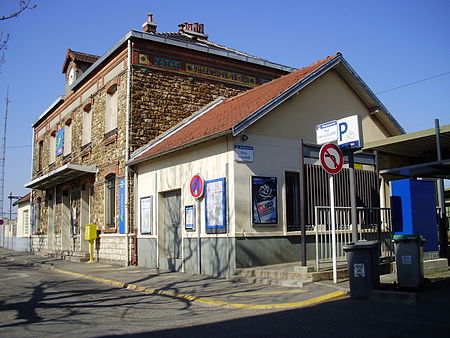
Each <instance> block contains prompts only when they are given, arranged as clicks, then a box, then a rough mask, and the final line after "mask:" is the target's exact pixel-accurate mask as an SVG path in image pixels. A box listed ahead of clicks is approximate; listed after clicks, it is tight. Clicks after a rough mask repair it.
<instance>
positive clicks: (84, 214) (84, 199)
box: [79, 187, 89, 251]
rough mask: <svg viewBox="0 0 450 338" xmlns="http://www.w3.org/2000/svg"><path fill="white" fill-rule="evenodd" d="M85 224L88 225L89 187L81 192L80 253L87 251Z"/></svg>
mask: <svg viewBox="0 0 450 338" xmlns="http://www.w3.org/2000/svg"><path fill="white" fill-rule="evenodd" d="M86 224H89V187H86V188H85V189H83V190H81V213H80V225H79V226H80V241H81V246H80V249H81V251H88V250H89V242H88V241H86V240H85V239H84V231H85V230H86Z"/></svg>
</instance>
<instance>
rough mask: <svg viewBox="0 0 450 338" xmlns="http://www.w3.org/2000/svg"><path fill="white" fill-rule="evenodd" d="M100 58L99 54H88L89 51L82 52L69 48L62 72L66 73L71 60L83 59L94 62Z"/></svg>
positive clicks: (83, 60) (82, 60)
mask: <svg viewBox="0 0 450 338" xmlns="http://www.w3.org/2000/svg"><path fill="white" fill-rule="evenodd" d="M99 58H100V56H98V55H93V54H88V53H82V52H76V51H74V50H71V49H70V48H69V49H67V54H66V58H65V59H64V64H63V67H62V72H63V73H65V71H66V69H67V67H68V66H69V63H70V61H71V60H72V61H81V62H86V63H90V64H93V63H95V61H97V60H98V59H99Z"/></svg>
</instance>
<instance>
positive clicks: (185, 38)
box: [150, 32, 256, 58]
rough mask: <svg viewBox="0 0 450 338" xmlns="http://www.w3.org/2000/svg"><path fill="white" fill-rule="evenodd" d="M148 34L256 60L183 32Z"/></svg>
mask: <svg viewBox="0 0 450 338" xmlns="http://www.w3.org/2000/svg"><path fill="white" fill-rule="evenodd" d="M150 34H154V35H159V36H163V37H167V38H172V39H176V40H180V41H185V42H190V43H195V44H197V45H200V46H206V47H209V48H214V49H218V50H223V51H227V52H233V53H236V54H239V55H244V56H248V57H252V58H256V56H254V55H251V54H247V53H244V52H241V51H238V50H236V49H233V48H229V47H225V46H222V45H219V44H217V43H214V42H211V41H208V40H206V39H202V38H198V37H195V36H192V35H189V34H186V33H183V32H173V33H159V32H156V33H150Z"/></svg>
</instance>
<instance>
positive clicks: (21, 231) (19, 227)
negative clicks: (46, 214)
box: [17, 203, 31, 237]
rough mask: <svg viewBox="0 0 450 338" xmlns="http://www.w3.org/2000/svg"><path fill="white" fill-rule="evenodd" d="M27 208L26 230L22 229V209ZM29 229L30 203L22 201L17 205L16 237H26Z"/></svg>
mask: <svg viewBox="0 0 450 338" xmlns="http://www.w3.org/2000/svg"><path fill="white" fill-rule="evenodd" d="M25 210H28V232H25V231H24V230H25V229H24V226H23V225H24V217H23V216H24V211H25ZM30 230H31V207H30V203H22V204H20V205H18V207H17V237H28V236H29V235H30Z"/></svg>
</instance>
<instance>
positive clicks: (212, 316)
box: [0, 259, 450, 338]
mask: <svg viewBox="0 0 450 338" xmlns="http://www.w3.org/2000/svg"><path fill="white" fill-rule="evenodd" d="M449 309H450V280H449V279H446V280H443V281H442V282H438V284H436V285H435V286H434V288H433V291H427V299H426V301H424V302H421V303H420V304H419V305H403V304H388V303H383V302H374V301H356V300H351V299H343V300H336V301H331V302H327V303H322V304H318V305H315V306H311V307H306V308H301V309H294V310H288V311H274V310H242V309H229V308H223V307H215V306H207V305H203V304H199V303H195V302H189V301H185V300H182V299H177V298H172V297H165V296H160V295H149V294H144V293H141V292H135V291H130V290H127V289H119V288H114V287H110V286H108V285H105V284H101V283H97V282H95V281H91V280H88V279H83V278H71V277H70V276H67V275H63V274H58V273H56V272H53V271H47V270H43V269H40V268H37V267H30V266H26V265H22V264H20V263H19V262H17V261H11V260H10V259H0V336H1V337H55V336H64V337H67V336H70V335H76V336H77V337H98V336H115V335H119V336H151V337H211V336H214V337H252V336H253V337H257V336H258V337H260V336H265V337H269V336H270V337H363V336H364V337H377V338H379V337H427V336H429V337H448V336H450V321H449V314H450V310H449Z"/></svg>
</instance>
